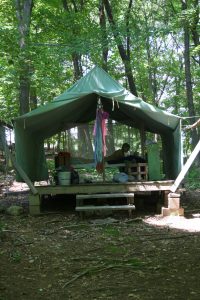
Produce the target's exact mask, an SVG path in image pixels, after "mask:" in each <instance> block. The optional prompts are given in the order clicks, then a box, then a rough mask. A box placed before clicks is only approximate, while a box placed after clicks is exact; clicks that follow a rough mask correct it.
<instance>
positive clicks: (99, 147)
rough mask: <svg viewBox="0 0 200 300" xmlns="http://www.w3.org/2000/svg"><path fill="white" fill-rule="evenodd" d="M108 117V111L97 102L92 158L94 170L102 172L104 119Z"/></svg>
mask: <svg viewBox="0 0 200 300" xmlns="http://www.w3.org/2000/svg"><path fill="white" fill-rule="evenodd" d="M108 117H109V113H107V112H104V111H103V108H102V106H101V104H100V102H99V103H98V108H97V111H96V121H95V127H94V149H95V151H94V159H95V165H96V170H97V171H98V172H99V173H103V170H104V162H103V158H104V157H105V156H106V134H107V128H106V120H107V119H108Z"/></svg>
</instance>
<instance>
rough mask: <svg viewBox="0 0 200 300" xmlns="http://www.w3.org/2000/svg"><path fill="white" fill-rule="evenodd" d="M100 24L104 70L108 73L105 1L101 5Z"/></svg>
mask: <svg viewBox="0 0 200 300" xmlns="http://www.w3.org/2000/svg"><path fill="white" fill-rule="evenodd" d="M99 23H100V28H101V39H102V42H101V45H102V68H103V69H104V70H105V71H106V72H107V71H108V37H107V31H106V18H105V12H104V4H103V0H101V1H100V3H99Z"/></svg>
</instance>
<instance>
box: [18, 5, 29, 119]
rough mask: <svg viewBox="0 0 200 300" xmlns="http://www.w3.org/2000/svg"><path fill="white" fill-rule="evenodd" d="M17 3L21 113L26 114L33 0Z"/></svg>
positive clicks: (27, 109) (27, 108) (27, 107)
mask: <svg viewBox="0 0 200 300" xmlns="http://www.w3.org/2000/svg"><path fill="white" fill-rule="evenodd" d="M15 5H16V16H17V20H18V31H19V47H20V54H19V65H20V75H19V105H20V114H25V113H27V112H28V111H29V96H30V95H29V93H30V77H29V63H28V57H29V54H28V45H27V42H28V38H29V31H30V23H31V13H32V8H33V0H15Z"/></svg>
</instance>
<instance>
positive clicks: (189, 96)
mask: <svg viewBox="0 0 200 300" xmlns="http://www.w3.org/2000/svg"><path fill="white" fill-rule="evenodd" d="M182 10H183V11H186V10H187V0H186V1H182ZM183 29H184V61H185V81H186V96H187V103H188V110H189V116H190V117H191V118H190V124H191V125H192V124H193V123H194V122H195V118H194V116H195V108H194V101H193V90H192V75H191V68H190V33H189V23H188V20H187V19H185V20H184V23H183ZM191 135H192V146H193V148H195V146H196V144H197V143H198V140H199V139H198V135H197V131H196V129H195V130H193V131H192V133H191ZM198 164H200V157H199V156H198Z"/></svg>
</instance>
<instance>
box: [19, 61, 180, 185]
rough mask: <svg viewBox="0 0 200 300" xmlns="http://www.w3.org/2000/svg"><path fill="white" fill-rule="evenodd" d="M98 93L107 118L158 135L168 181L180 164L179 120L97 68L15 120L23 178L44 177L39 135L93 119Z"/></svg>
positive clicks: (42, 149)
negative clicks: (142, 98) (44, 103)
mask: <svg viewBox="0 0 200 300" xmlns="http://www.w3.org/2000/svg"><path fill="white" fill-rule="evenodd" d="M99 97H100V98H101V102H102V104H103V108H104V110H105V111H107V112H108V113H109V114H110V118H112V119H113V120H116V121H118V122H121V123H123V124H127V125H129V126H132V127H135V128H139V129H141V128H144V130H146V131H149V132H153V133H157V134H160V136H161V139H162V145H163V159H164V164H165V173H166V176H167V178H169V179H174V178H175V177H176V176H177V175H178V173H179V171H180V169H181V166H182V165H181V162H182V157H181V155H182V146H181V131H180V118H179V117H178V116H176V115H172V114H170V113H167V112H165V111H163V110H161V109H158V108H157V107H154V106H152V105H150V104H147V103H146V102H144V101H143V100H141V99H139V98H137V97H135V96H133V95H132V94H131V93H130V92H129V91H127V90H126V89H125V88H124V87H123V86H122V85H121V84H119V83H118V82H117V81H115V80H114V79H112V78H111V77H110V76H109V75H108V74H107V73H106V72H105V71H104V70H103V69H101V68H100V67H97V66H96V67H94V68H93V69H92V70H91V71H90V72H88V73H87V74H86V75H85V76H84V77H82V78H81V79H80V80H78V81H77V82H76V83H75V84H74V85H73V86H72V87H71V88H69V89H68V90H66V91H65V92H64V93H62V94H61V95H60V96H58V97H56V98H55V99H54V100H53V101H52V102H51V103H48V104H46V105H43V106H41V107H39V108H37V109H35V110H33V111H31V112H29V113H27V114H25V115H22V116H20V117H18V118H16V119H15V145H16V160H17V162H18V164H19V165H20V166H21V167H22V169H23V170H24V171H25V172H26V174H27V175H28V176H29V178H30V179H31V180H32V181H40V180H46V179H47V178H48V171H47V166H46V160H45V155H44V139H46V138H49V137H51V136H52V135H54V134H56V133H58V132H60V131H61V130H64V129H69V128H72V127H74V126H76V124H80V123H86V122H89V121H92V120H94V119H95V117H96V108H97V101H98V99H99ZM17 180H19V181H20V180H21V178H19V177H18V178H17Z"/></svg>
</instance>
